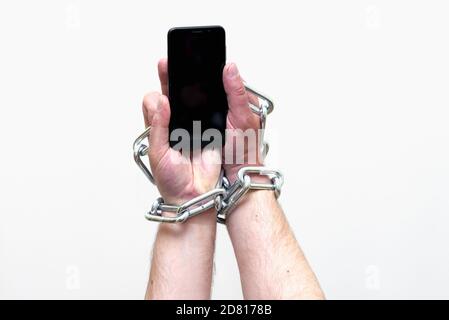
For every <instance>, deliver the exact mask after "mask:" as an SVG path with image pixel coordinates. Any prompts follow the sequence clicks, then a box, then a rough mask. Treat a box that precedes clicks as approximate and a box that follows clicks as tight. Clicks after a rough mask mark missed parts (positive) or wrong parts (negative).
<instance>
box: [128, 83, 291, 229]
mask: <svg viewBox="0 0 449 320" xmlns="http://www.w3.org/2000/svg"><path fill="white" fill-rule="evenodd" d="M245 88H246V90H247V92H249V94H253V95H255V96H256V98H257V99H258V101H259V106H256V105H254V104H253V103H250V104H249V106H250V108H251V110H252V112H253V113H255V114H256V115H258V116H259V118H260V129H261V130H260V132H261V135H260V139H259V150H260V152H261V155H262V158H265V156H266V155H267V153H268V149H269V145H268V143H266V142H265V141H264V131H265V127H266V120H267V115H268V114H270V113H271V112H272V111H273V109H274V104H273V102H272V101H271V100H270V99H268V98H267V97H266V96H264V95H262V94H261V93H259V92H257V91H256V90H254V89H252V88H251V87H249V86H248V85H245ZM150 131H151V127H148V128H147V129H146V130H145V131H144V132H143V133H142V134H141V135H140V136H139V137H138V138H137V139H136V140H135V141H134V145H133V151H134V161H135V162H136V164H137V165H138V167H139V168H140V169H141V170H142V172H143V173H144V174H145V176H146V177H147V178H148V180H150V182H151V183H152V184H154V185H155V184H156V183H155V180H154V177H153V174H152V173H151V171H150V169H149V168H148V167H147V166H146V165H145V163H144V162H143V160H142V158H143V157H144V156H146V155H147V154H148V150H149V146H147V145H145V143H144V140H145V139H146V138H148V137H149V136H150ZM250 175H259V176H266V177H268V178H270V180H271V183H256V182H252V181H251V176H250ZM283 181H284V180H283V176H282V174H281V173H280V172H279V171H276V170H272V169H268V168H266V167H262V166H260V167H249V166H248V167H242V168H241V169H240V170H239V171H238V173H237V180H236V181H235V182H234V183H233V184H232V185H230V183H229V180H228V179H227V178H226V176H225V175H224V171H223V170H221V173H220V177H219V179H218V182H217V185H216V187H215V188H214V189H213V190H211V191H208V192H206V193H204V194H201V195H199V196H197V197H195V198H193V199H191V200H189V201H187V202H185V203H183V204H181V205H170V204H166V203H165V202H164V199H162V198H161V197H159V198H157V199H156V200H155V201H154V202H153V204H152V206H151V209H150V211H149V212H147V213H146V214H145V218H146V219H147V220H150V221H155V222H165V223H181V222H184V221H186V220H187V219H189V218H191V217H193V216H196V215H198V214H200V213H203V212H205V211H208V210H210V209H212V208H215V210H216V211H217V221H218V222H219V223H225V222H226V218H227V216H228V215H229V214H230V213H231V211H232V210H233V209H234V208H235V206H236V205H237V203H238V202H239V200H240V199H241V198H242V197H243V196H244V195H245V194H246V193H247V192H248V191H249V190H272V191H274V192H275V195H276V197H279V195H280V193H281V188H282V184H283ZM166 213H172V214H171V215H167V214H166Z"/></svg>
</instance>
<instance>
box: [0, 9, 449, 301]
mask: <svg viewBox="0 0 449 320" xmlns="http://www.w3.org/2000/svg"><path fill="white" fill-rule="evenodd" d="M448 14H449V6H448V2H447V1H405V0H404V1H392V0H388V1H375V0H372V1H365V0H353V1H331V0H328V1H260V0H259V1H176V2H175V1H120V2H118V1H117V2H115V1H114V2H113V1H56V0H55V1H31V0H30V1H12V0H10V1H2V2H1V3H0V148H1V151H0V152H1V158H0V298H61V299H66V298H88V299H91V298H125V299H128V298H137V299H140V298H142V297H143V295H144V290H145V287H146V279H147V276H148V268H149V261H150V251H151V245H152V241H153V239H154V235H155V230H156V225H155V224H151V223H149V222H146V221H145V220H144V218H143V213H144V212H145V210H147V209H148V208H149V205H150V203H151V202H152V201H153V199H154V198H155V197H156V196H157V191H156V190H155V188H154V187H153V186H151V185H150V184H149V183H148V182H147V181H146V180H145V178H144V176H143V175H142V174H141V172H140V171H139V170H138V168H137V167H136V166H135V164H134V162H133V159H132V152H131V151H132V150H131V145H132V142H133V140H134V138H135V137H136V136H137V134H139V133H140V132H141V130H142V129H143V127H144V126H143V120H142V115H141V100H142V97H143V95H144V93H145V92H147V91H149V90H154V89H159V86H158V79H157V73H156V63H157V60H158V59H159V58H160V57H163V56H165V55H166V32H167V30H168V29H169V28H170V27H173V26H186V25H204V24H221V25H223V26H224V27H225V29H226V31H227V47H228V58H229V60H230V61H235V62H237V64H238V65H239V67H240V71H241V73H242V74H243V76H244V78H245V79H246V80H247V82H249V83H250V84H252V85H253V86H254V87H256V88H258V89H260V90H262V91H263V92H266V93H268V94H269V95H270V97H272V98H273V99H274V101H275V102H276V109H275V112H274V113H273V114H272V115H271V116H270V117H269V123H268V133H267V134H268V138H269V140H270V141H271V147H272V148H271V154H270V155H269V160H268V162H269V164H271V165H272V166H274V167H278V168H279V169H281V170H282V171H283V172H284V174H285V176H286V184H285V186H284V189H283V194H282V196H281V202H282V205H283V207H284V209H285V212H286V214H287V216H288V218H289V220H290V223H291V225H292V227H293V229H294V230H295V233H296V235H297V237H298V239H299V241H300V243H301V245H302V247H303V249H304V250H305V252H306V254H307V256H308V258H309V260H310V262H311V264H312V266H313V268H314V270H315V271H316V273H317V275H318V278H319V280H320V282H321V284H322V286H323V288H324V290H325V292H326V294H327V296H328V298H358V299H366V298H449V294H448V293H447V287H448V286H449V272H448V271H449V252H448V248H447V244H448V242H449V233H448V225H449V216H448V214H449V149H448V146H449V126H448V121H449V111H448V110H449V104H448V102H449V96H448V85H449V62H448V61H449V60H448V57H449V46H448V31H449V19H448V18H447V16H448ZM192 245H194V244H192ZM215 263H216V276H215V279H214V292H213V297H214V298H216V299H228V298H241V296H242V295H241V291H240V284H239V277H238V272H237V268H236V263H235V259H234V257H233V253H232V248H231V246H230V243H229V239H228V236H227V234H226V231H225V228H223V227H221V226H220V228H219V232H218V240H217V253H216V262H215Z"/></svg>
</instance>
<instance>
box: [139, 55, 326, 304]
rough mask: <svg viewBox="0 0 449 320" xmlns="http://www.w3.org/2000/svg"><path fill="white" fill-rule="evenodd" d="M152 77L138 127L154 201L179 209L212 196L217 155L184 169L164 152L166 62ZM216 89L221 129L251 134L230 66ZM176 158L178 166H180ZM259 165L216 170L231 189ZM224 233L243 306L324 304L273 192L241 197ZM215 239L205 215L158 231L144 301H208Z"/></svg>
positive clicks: (252, 119)
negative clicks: (222, 95) (145, 134)
mask: <svg viewBox="0 0 449 320" xmlns="http://www.w3.org/2000/svg"><path fill="white" fill-rule="evenodd" d="M158 71H159V72H158V73H159V78H160V81H161V89H162V95H161V94H160V93H158V92H152V93H149V94H147V95H146V96H145V98H144V101H143V112H144V118H145V124H146V125H147V126H148V125H151V126H152V129H151V130H152V131H151V136H150V146H151V148H150V152H149V158H150V165H151V169H152V172H153V175H154V177H155V180H156V183H157V186H158V189H159V192H160V193H161V196H162V197H163V198H164V199H165V201H166V202H167V203H170V204H181V203H183V202H185V201H187V200H190V199H191V198H193V197H195V196H197V195H199V194H201V193H204V192H206V191H209V190H211V189H213V188H214V186H215V184H216V182H217V179H218V176H219V172H220V169H221V165H220V161H219V160H220V159H219V158H220V154H219V153H218V152H216V151H210V150H203V152H202V154H201V158H200V159H199V158H195V156H194V157H193V158H192V159H188V160H187V161H186V160H185V157H183V156H182V155H181V154H180V153H179V152H178V151H175V150H173V149H171V148H170V147H169V144H168V123H169V120H170V106H169V102H168V99H167V97H166V96H167V94H168V88H167V61H166V59H162V60H161V61H159V64H158ZM223 84H224V88H225V91H226V94H227V99H228V105H229V112H228V117H227V128H228V129H229V130H236V129H242V130H247V129H256V130H257V129H258V128H259V118H258V117H257V116H256V115H254V114H253V113H252V112H251V110H250V109H249V107H248V103H249V102H250V101H251V103H253V104H257V99H256V98H255V97H253V96H251V95H250V94H248V93H247V92H246V90H245V87H244V84H243V82H242V78H241V76H240V74H239V72H238V69H237V66H236V65H235V64H233V63H231V64H227V65H226V66H225V68H224V70H223ZM236 134H237V135H238V134H239V133H236ZM230 146H232V144H231V143H230V141H226V145H225V150H227V148H230ZM244 151H245V154H246V155H248V154H250V153H251V152H253V151H254V150H249V149H248V146H245V149H244ZM225 152H226V151H225ZM196 156H197V157H199V156H200V155H196ZM180 157H181V158H182V159H184V161H183V162H182V163H181V164H180V160H181V158H180ZM246 159H247V158H246ZM195 160H196V161H195ZM217 160H218V161H217ZM247 160H248V159H247ZM223 163H224V162H223ZM262 164H263V161H262V159H261V158H260V157H256V158H255V160H254V161H252V162H248V161H245V162H243V163H224V164H223V168H224V169H225V173H226V176H227V177H228V178H229V180H230V181H231V182H233V181H235V179H236V174H237V172H238V170H239V169H240V168H241V167H242V166H247V165H252V166H254V165H256V166H257V165H262ZM252 180H253V181H258V182H267V178H263V177H252ZM227 229H228V233H229V236H230V238H231V241H232V245H233V248H234V252H235V255H236V258H237V262H238V266H239V271H240V278H241V283H242V290H243V295H244V297H245V298H246V299H322V298H324V295H323V292H322V290H321V289H320V286H319V284H318V281H317V279H316V277H315V275H314V273H313V271H312V269H311V268H310V266H309V264H308V263H307V261H306V259H305V257H304V254H303V252H302V251H301V249H300V247H299V244H298V242H297V241H296V239H295V237H294V235H293V232H292V231H291V229H290V227H289V225H288V222H287V220H286V218H285V215H284V213H283V211H282V209H281V207H280V205H279V203H278V202H277V200H276V199H275V197H274V194H273V192H270V191H262V190H260V191H250V192H249V193H247V195H245V197H244V198H243V199H242V201H241V202H240V203H239V205H238V206H237V207H236V208H235V209H234V211H233V212H232V214H231V215H230V216H229V217H228V220H227ZM215 235H216V213H215V211H213V210H210V212H205V213H203V214H201V215H199V216H196V217H193V218H191V219H189V220H187V221H186V222H185V223H183V224H180V225H172V224H160V226H159V229H158V233H157V236H156V240H155V244H154V248H153V259H152V264H151V272H150V279H149V282H148V287H147V292H146V296H145V297H146V298H147V299H208V298H210V296H211V282H212V269H213V255H214V248H215Z"/></svg>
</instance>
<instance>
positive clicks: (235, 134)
mask: <svg viewBox="0 0 449 320" xmlns="http://www.w3.org/2000/svg"><path fill="white" fill-rule="evenodd" d="M223 85H224V89H225V91H226V94H227V98H228V105H229V111H228V117H227V122H226V128H227V130H226V142H225V149H224V155H223V168H224V169H225V173H226V177H227V178H228V179H229V181H230V182H231V183H233V182H234V181H235V180H236V177H237V172H238V171H239V169H240V168H242V167H246V166H261V165H263V155H262V154H261V153H260V149H259V140H260V136H259V129H260V118H259V116H257V115H256V114H254V113H253V112H252V110H251V109H250V107H249V103H250V102H251V103H252V104H253V105H255V106H257V107H259V100H258V98H257V97H256V96H255V95H254V94H252V93H250V92H248V91H247V90H246V89H245V85H244V83H243V80H242V78H241V76H240V73H239V71H238V69H237V66H236V65H235V64H234V63H230V64H227V65H226V66H225V68H224V69H223Z"/></svg>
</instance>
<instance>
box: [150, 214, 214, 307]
mask: <svg viewBox="0 0 449 320" xmlns="http://www.w3.org/2000/svg"><path fill="white" fill-rule="evenodd" d="M215 233H216V214H215V212H214V211H213V210H211V211H208V212H204V213H202V214H201V215H199V216H196V217H194V218H191V219H189V220H188V221H186V222H184V223H182V224H161V225H160V226H159V230H158V233H157V236H156V241H155V243H154V247H153V257H152V262H151V272H150V280H149V282H148V287H147V293H146V296H145V298H146V299H210V296H211V282H212V270H213V257H214V246H215Z"/></svg>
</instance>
